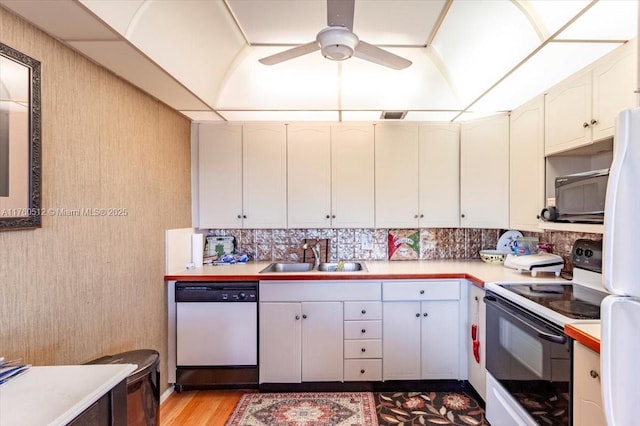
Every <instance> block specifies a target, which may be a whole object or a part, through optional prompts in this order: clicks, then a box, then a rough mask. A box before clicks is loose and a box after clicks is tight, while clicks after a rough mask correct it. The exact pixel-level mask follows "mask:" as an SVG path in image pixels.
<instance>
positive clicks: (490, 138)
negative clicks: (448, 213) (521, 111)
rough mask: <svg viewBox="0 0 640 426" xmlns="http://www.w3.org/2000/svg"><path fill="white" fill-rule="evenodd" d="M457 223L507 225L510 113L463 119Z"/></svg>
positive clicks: (463, 225) (466, 226) (472, 225)
mask: <svg viewBox="0 0 640 426" xmlns="http://www.w3.org/2000/svg"><path fill="white" fill-rule="evenodd" d="M460 213H461V214H460V225H461V226H462V227H463V228H500V229H506V228H508V227H509V116H507V115H498V116H494V117H489V118H485V119H481V120H475V121H473V122H466V123H462V127H461V134H460Z"/></svg>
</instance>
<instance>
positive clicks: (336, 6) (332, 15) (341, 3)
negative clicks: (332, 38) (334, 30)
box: [327, 0, 355, 31]
mask: <svg viewBox="0 0 640 426" xmlns="http://www.w3.org/2000/svg"><path fill="white" fill-rule="evenodd" d="M354 2H355V0H327V25H328V26H329V27H347V28H349V30H351V31H353V9H354V7H355V3H354Z"/></svg>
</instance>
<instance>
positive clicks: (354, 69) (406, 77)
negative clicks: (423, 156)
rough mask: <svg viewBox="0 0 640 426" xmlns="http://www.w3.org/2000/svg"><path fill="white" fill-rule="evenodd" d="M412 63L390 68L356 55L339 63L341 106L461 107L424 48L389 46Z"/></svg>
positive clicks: (376, 107)
mask: <svg viewBox="0 0 640 426" xmlns="http://www.w3.org/2000/svg"><path fill="white" fill-rule="evenodd" d="M388 50H389V51H391V52H393V53H395V54H397V55H400V56H402V57H404V58H407V59H409V60H410V61H412V62H413V64H412V65H411V66H410V67H408V68H405V69H403V70H399V71H398V70H393V69H390V68H387V67H382V66H380V65H376V64H374V63H371V62H367V61H363V60H360V59H358V58H351V59H349V60H348V61H344V62H342V64H341V67H342V68H341V74H340V75H341V79H340V87H341V103H340V105H341V107H342V108H344V109H350V110H367V109H379V110H385V109H399V110H428V109H438V110H440V109H460V108H461V102H460V101H459V100H458V98H457V97H456V95H455V93H454V92H453V91H452V90H451V86H450V85H449V83H448V82H447V80H446V79H445V77H444V76H443V75H442V73H441V72H440V70H439V69H438V68H437V67H436V66H435V65H434V63H433V61H431V59H430V57H429V55H428V53H427V52H428V51H427V49H411V48H388Z"/></svg>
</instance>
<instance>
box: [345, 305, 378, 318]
mask: <svg viewBox="0 0 640 426" xmlns="http://www.w3.org/2000/svg"><path fill="white" fill-rule="evenodd" d="M344 319H345V320H379V319H382V302H344Z"/></svg>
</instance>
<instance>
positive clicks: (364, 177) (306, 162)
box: [287, 125, 374, 228]
mask: <svg viewBox="0 0 640 426" xmlns="http://www.w3.org/2000/svg"><path fill="white" fill-rule="evenodd" d="M373 150H374V145H373V125H361V126H355V125H344V126H343V125H335V126H333V125H332V126H330V125H289V126H287V151H288V152H287V167H288V182H289V188H288V224H289V228H329V227H333V228H373V226H374V221H373V218H374V202H373V200H374V161H373V154H374V151H373Z"/></svg>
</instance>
